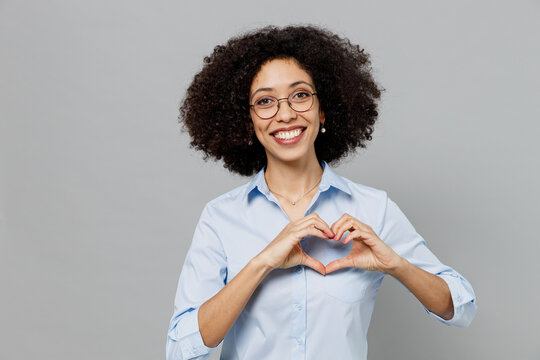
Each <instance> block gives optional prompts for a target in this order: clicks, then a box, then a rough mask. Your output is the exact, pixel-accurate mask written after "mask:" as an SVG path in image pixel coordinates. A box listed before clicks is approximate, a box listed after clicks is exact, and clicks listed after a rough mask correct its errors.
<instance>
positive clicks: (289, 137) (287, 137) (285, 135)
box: [272, 128, 306, 145]
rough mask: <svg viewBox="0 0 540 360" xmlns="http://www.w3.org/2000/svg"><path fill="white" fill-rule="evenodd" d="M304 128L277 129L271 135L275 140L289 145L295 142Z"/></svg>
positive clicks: (300, 136) (302, 133)
mask: <svg viewBox="0 0 540 360" xmlns="http://www.w3.org/2000/svg"><path fill="white" fill-rule="evenodd" d="M304 130H306V129H305V128H302V129H294V130H292V131H279V132H277V133H275V134H272V137H273V138H274V140H276V142H278V143H279V144H282V145H291V144H296V143H297V142H298V141H300V139H301V138H302V136H303V135H304Z"/></svg>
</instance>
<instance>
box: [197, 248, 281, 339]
mask: <svg viewBox="0 0 540 360" xmlns="http://www.w3.org/2000/svg"><path fill="white" fill-rule="evenodd" d="M271 270H272V269H271V268H270V267H269V266H267V265H265V264H264V263H262V262H261V261H259V260H258V258H257V257H255V258H253V259H252V260H251V261H250V262H249V263H248V264H247V265H246V266H245V267H244V268H243V269H242V270H241V271H240V272H239V273H238V274H237V275H236V276H235V277H234V278H233V279H232V280H231V281H230V282H229V283H228V284H227V285H226V286H225V287H224V288H223V289H221V290H220V291H219V292H218V293H217V294H216V295H214V296H213V297H212V298H211V299H209V300H208V301H206V302H205V303H204V304H202V305H201V308H200V309H199V329H200V332H201V336H202V338H203V340H204V344H205V345H206V346H208V347H216V346H218V345H219V343H220V342H221V340H222V339H223V338H224V337H225V335H226V334H227V333H228V332H229V330H230V329H231V327H232V326H233V324H234V322H235V321H236V319H237V318H238V316H239V315H240V313H241V312H242V310H243V309H244V307H245V306H246V304H247V302H248V300H249V298H250V297H251V295H252V294H253V292H254V291H255V289H256V288H257V286H259V284H260V282H261V281H262V280H263V279H264V278H265V277H266V275H268V274H269V273H270V271H271Z"/></svg>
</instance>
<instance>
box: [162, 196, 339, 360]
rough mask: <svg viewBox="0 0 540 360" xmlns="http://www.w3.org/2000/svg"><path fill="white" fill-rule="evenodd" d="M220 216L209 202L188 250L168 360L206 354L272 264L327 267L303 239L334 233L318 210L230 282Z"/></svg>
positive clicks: (289, 229)
mask: <svg viewBox="0 0 540 360" xmlns="http://www.w3.org/2000/svg"><path fill="white" fill-rule="evenodd" d="M216 216H217V215H216V214H215V213H214V210H213V209H212V207H211V206H206V207H205V208H204V210H203V212H202V215H201V218H200V219H199V223H198V224H197V227H196V229H195V234H194V236H193V241H192V243H191V246H190V248H189V250H188V253H187V255H186V260H185V262H184V266H183V268H182V272H181V274H180V279H179V281H178V289H177V292H176V297H175V303H174V314H173V317H172V318H171V321H170V325H169V331H168V336H167V344H166V354H167V359H168V360H173V359H174V360H180V359H181V360H188V359H198V360H199V359H206V358H207V357H208V356H209V355H210V353H211V352H213V351H214V350H215V347H216V346H217V345H219V343H220V341H221V340H222V339H223V338H224V337H225V335H226V334H227V332H228V331H229V330H230V329H231V327H232V326H233V324H234V322H235V321H236V319H237V318H238V316H239V315H240V313H241V312H242V310H243V309H244V307H245V306H246V303H247V302H248V301H249V299H250V297H251V295H252V294H253V292H254V290H255V289H256V288H257V286H258V285H259V284H260V282H261V281H262V280H263V279H264V278H265V277H266V275H268V273H269V272H270V271H271V270H272V269H275V268H288V267H291V266H295V265H306V266H310V267H312V268H313V269H315V270H317V271H319V272H324V265H323V264H321V263H320V262H319V261H318V260H315V259H313V258H311V257H309V256H308V255H307V254H306V253H305V252H304V251H303V250H302V247H301V245H300V240H301V239H302V238H303V237H305V236H308V235H314V236H318V237H324V238H329V237H330V235H326V234H324V233H323V232H322V231H321V230H319V229H323V230H324V231H326V233H327V234H330V233H331V232H330V228H329V227H328V225H327V224H326V223H324V221H322V220H321V219H320V218H319V217H318V215H317V214H315V213H313V214H310V215H308V216H306V217H305V218H302V219H300V220H298V221H295V222H292V223H289V224H288V225H287V226H286V227H285V228H284V229H283V230H282V231H281V232H280V233H279V235H278V236H277V237H276V238H275V239H274V240H272V242H270V243H269V244H268V245H267V247H266V248H265V249H264V250H263V251H261V253H259V254H258V255H257V256H255V257H254V258H253V259H252V260H251V261H250V262H249V263H248V264H247V265H246V266H245V267H244V268H243V269H242V270H241V271H240V273H238V274H237V275H236V276H235V277H234V278H233V279H232V280H230V281H229V282H228V283H227V284H226V285H225V283H226V282H227V257H226V255H225V251H224V249H223V246H222V244H221V240H220V238H219V236H218V232H217V230H216V229H215V228H214V225H213V224H214V223H215V220H216V218H215V217H216ZM315 226H316V227H315ZM238 250H239V251H240V249H238Z"/></svg>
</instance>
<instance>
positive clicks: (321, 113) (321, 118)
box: [319, 110, 325, 125]
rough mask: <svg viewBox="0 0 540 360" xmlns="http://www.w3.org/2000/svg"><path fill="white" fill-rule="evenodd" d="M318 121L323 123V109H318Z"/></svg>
mask: <svg viewBox="0 0 540 360" xmlns="http://www.w3.org/2000/svg"><path fill="white" fill-rule="evenodd" d="M319 120H320V121H319V122H320V123H321V124H322V125H324V120H325V117H324V111H322V110H319Z"/></svg>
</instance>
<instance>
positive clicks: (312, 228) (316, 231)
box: [299, 225, 328, 239]
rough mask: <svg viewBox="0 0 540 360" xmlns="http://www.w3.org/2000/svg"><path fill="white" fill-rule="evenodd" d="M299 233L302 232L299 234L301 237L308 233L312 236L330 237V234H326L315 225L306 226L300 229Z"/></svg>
mask: <svg viewBox="0 0 540 360" xmlns="http://www.w3.org/2000/svg"><path fill="white" fill-rule="evenodd" d="M299 234H300V236H299V238H300V239H302V238H304V237H306V236H308V235H312V236H315V237H319V238H323V239H328V235H326V234H325V233H324V232H323V231H321V230H320V229H318V228H317V227H316V226H315V225H311V226H308V227H305V228H304V229H302V230H300V232H299Z"/></svg>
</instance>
